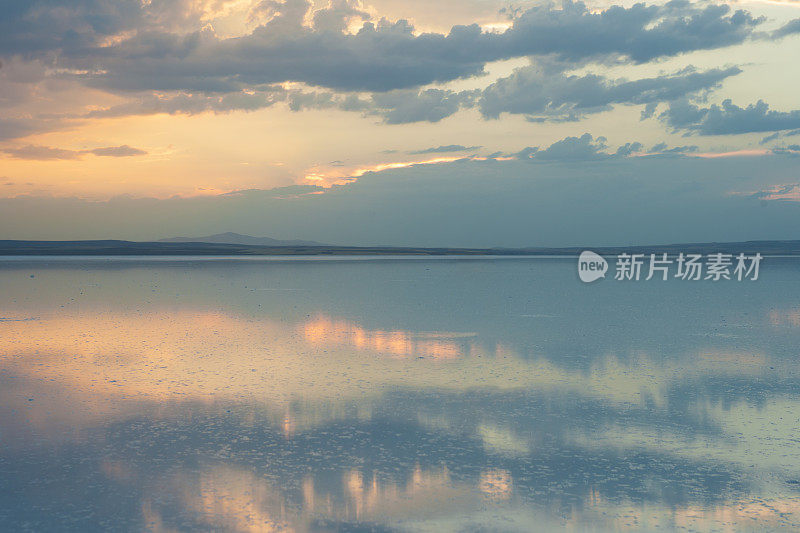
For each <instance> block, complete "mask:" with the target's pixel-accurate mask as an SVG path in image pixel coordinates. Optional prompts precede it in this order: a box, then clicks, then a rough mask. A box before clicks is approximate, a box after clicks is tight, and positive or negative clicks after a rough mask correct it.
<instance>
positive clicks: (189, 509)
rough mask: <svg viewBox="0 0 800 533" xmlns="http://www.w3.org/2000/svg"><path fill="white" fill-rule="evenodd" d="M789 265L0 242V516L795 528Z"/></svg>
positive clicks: (797, 374)
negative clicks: (37, 247) (581, 265)
mask: <svg viewBox="0 0 800 533" xmlns="http://www.w3.org/2000/svg"><path fill="white" fill-rule="evenodd" d="M799 286H800V260H796V259H777V258H770V259H768V260H765V262H764V263H763V265H762V272H761V278H760V279H759V280H758V281H756V282H723V283H712V282H699V283H691V282H685V281H668V282H662V281H655V280H654V281H651V282H644V281H641V282H628V283H624V282H615V281H612V280H603V281H600V282H597V283H595V284H591V285H585V284H582V283H580V281H578V279H577V275H576V273H575V264H574V260H567V259H556V258H496V257H495V258H413V259H412V258H371V259H369V260H364V258H345V259H339V258H329V259H324V260H323V259H319V258H315V259H309V258H291V259H289V258H280V260H271V259H253V258H247V259H245V260H239V259H231V258H215V259H213V260H207V259H200V258H181V259H174V258H166V259H164V258H162V259H160V260H151V259H145V258H128V259H125V260H119V259H112V258H95V259H87V258H64V259H41V258H37V259H15V260H7V259H3V260H2V261H0V290H2V299H0V305H1V307H0V530H4V531H5V530H9V531H11V530H14V531H19V530H38V531H52V530H74V531H87V530H96V529H115V530H134V531H140V530H151V531H176V530H177V531H184V530H185V531H198V530H200V531H202V530H208V531H220V530H225V531H478V530H480V531H531V530H554V529H565V528H567V529H570V530H573V531H625V530H630V531H664V530H675V529H681V530H699V531H748V530H752V531H764V530H787V531H791V530H796V529H798V528H800V432H799V431H798V427H800V361H798V357H797V356H798V347H799V346H800V293H799V292H798V290H797V288H798V287H799Z"/></svg>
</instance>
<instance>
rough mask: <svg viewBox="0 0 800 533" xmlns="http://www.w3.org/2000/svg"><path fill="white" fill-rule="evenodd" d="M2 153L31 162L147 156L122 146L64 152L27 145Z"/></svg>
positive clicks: (3, 150)
mask: <svg viewBox="0 0 800 533" xmlns="http://www.w3.org/2000/svg"><path fill="white" fill-rule="evenodd" d="M0 152H3V153H5V154H7V155H9V156H10V157H12V158H14V159H27V160H32V161H52V160H63V159H80V158H81V157H83V156H84V155H86V154H92V155H95V156H98V157H131V156H138V155H145V154H147V152H146V151H144V150H140V149H139V148H133V147H131V146H128V145H127V144H124V145H122V146H107V147H102V148H93V149H91V150H64V149H62V148H51V147H49V146H36V145H32V144H28V145H25V146H21V147H19V148H14V147H12V148H2V149H0Z"/></svg>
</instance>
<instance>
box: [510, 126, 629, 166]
mask: <svg viewBox="0 0 800 533" xmlns="http://www.w3.org/2000/svg"><path fill="white" fill-rule="evenodd" d="M635 145H637V146H639V147H641V145H640V144H639V143H635ZM626 146H628V147H630V146H631V144H630V143H629V144H628V145H626ZM606 148H607V145H606V138H605V137H598V138H597V139H595V138H593V137H592V135H591V134H589V133H584V134H583V135H581V136H580V137H566V138H564V139H561V140H560V141H556V142H554V143H553V144H551V145H550V146H548V147H547V148H545V149H544V150H540V149H538V148H526V149H524V150H522V151H521V152H518V153H517V154H516V155H517V157H518V158H520V159H534V160H537V161H594V160H600V159H606V158H608V157H610V154H608V153H606V152H605V149H606ZM624 152H625V149H623V150H622V152H618V154H619V155H627V154H625V153H624Z"/></svg>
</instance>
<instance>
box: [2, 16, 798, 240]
mask: <svg viewBox="0 0 800 533" xmlns="http://www.w3.org/2000/svg"><path fill="white" fill-rule="evenodd" d="M0 13H2V17H0V239H43V240H70V239H108V238H114V239H130V240H153V239H159V238H164V237H171V236H176V235H186V236H200V235H208V234H212V233H221V232H226V231H234V232H239V233H246V234H250V235H256V236H269V237H273V238H279V239H306V240H315V241H320V242H326V243H330V244H343V245H359V244H360V245H407V246H487V247H489V246H582V245H587V246H589V245H596V246H598V245H625V244H665V243H676V242H708V241H741V240H754V239H800V231H798V230H797V228H800V175H799V174H800V99H799V98H798V97H797V94H798V91H797V87H798V85H800V62H798V61H797V58H798V57H800V0H798V1H795V0H760V1H752V2H728V3H717V2H705V1H703V2H690V1H685V0H672V1H670V2H666V3H665V2H656V3H646V4H645V3H633V2H623V3H611V2H588V3H581V2H572V1H565V2H561V3H548V2H538V1H536V2H529V1H524V2H513V3H510V2H507V1H500V0H458V1H456V0H442V1H439V2H429V1H423V0H404V1H400V0H370V1H363V2H359V1H350V0H333V1H330V2H327V1H326V2H322V1H315V2H308V1H305V0H283V1H281V0H31V1H28V2H20V1H18V0H0Z"/></svg>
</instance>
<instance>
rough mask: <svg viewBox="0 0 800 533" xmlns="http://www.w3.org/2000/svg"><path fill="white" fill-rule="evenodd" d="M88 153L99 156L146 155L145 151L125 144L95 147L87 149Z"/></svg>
mask: <svg viewBox="0 0 800 533" xmlns="http://www.w3.org/2000/svg"><path fill="white" fill-rule="evenodd" d="M87 152H88V153H91V154H94V155H96V156H101V157H131V156H136V155H146V154H147V152H145V151H144V150H140V149H139V148H132V147H130V146H128V145H127V144H123V145H122V146H107V147H105V148H95V149H93V150H87Z"/></svg>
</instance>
